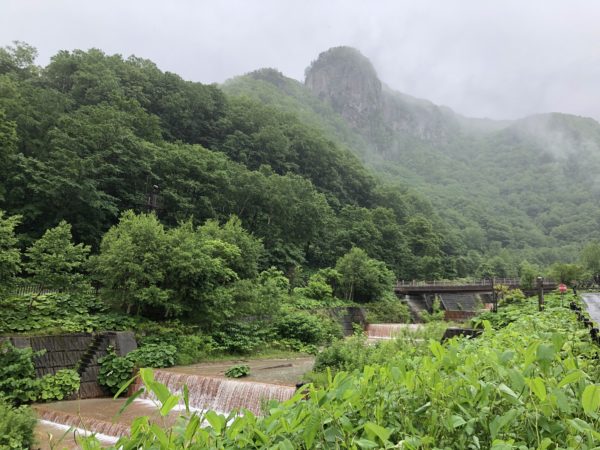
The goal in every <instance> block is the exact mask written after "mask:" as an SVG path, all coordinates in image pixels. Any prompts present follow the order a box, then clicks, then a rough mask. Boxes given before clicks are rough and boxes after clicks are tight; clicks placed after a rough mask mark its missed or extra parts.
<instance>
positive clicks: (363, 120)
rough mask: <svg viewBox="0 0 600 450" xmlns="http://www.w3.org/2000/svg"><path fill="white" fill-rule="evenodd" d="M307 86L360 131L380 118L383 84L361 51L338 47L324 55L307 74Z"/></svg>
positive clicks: (368, 127)
mask: <svg viewBox="0 0 600 450" xmlns="http://www.w3.org/2000/svg"><path fill="white" fill-rule="evenodd" d="M305 83H306V86H307V87H308V88H309V89H310V90H311V91H312V92H313V93H314V94H315V95H317V96H318V97H319V98H320V99H321V100H324V101H326V102H327V103H329V104H330V105H331V106H332V107H333V109H334V110H335V111H336V112H338V113H339V114H341V115H342V116H343V117H344V118H345V119H346V120H347V121H348V122H349V123H350V124H351V125H352V126H353V127H355V128H357V129H359V130H361V131H368V130H369V129H370V128H371V125H372V123H373V121H376V120H378V119H380V117H381V112H382V109H383V108H382V106H383V100H382V86H381V81H379V78H377V73H376V72H375V69H374V68H373V65H372V64H371V62H370V61H369V60H368V59H367V58H365V57H364V56H363V55H361V54H360V52H359V51H358V50H355V49H353V48H350V47H335V48H332V49H329V50H327V51H326V52H323V53H321V54H320V55H319V58H318V59H317V60H316V61H314V62H313V63H312V64H311V66H310V67H309V68H308V69H307V70H306V82H305Z"/></svg>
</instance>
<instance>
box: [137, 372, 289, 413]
mask: <svg viewBox="0 0 600 450" xmlns="http://www.w3.org/2000/svg"><path fill="white" fill-rule="evenodd" d="M154 379H155V380H156V381H159V382H161V383H163V384H164V385H166V386H167V387H168V388H169V390H170V391H171V392H173V393H177V394H180V395H181V394H182V393H183V386H184V385H187V387H188V392H189V403H190V407H193V408H196V409H202V410H205V409H212V410H215V411H218V412H221V413H228V412H230V411H232V410H234V409H241V408H245V409H248V410H250V411H252V412H253V413H254V414H261V412H262V410H261V407H262V405H263V403H264V402H265V401H269V400H278V401H284V400H288V399H290V398H291V397H292V396H293V395H294V392H295V391H296V389H295V388H294V387H292V386H282V385H277V384H269V383H257V382H254V381H239V380H230V379H224V378H217V377H207V376H202V375H187V374H183V373H176V372H170V371H167V370H155V371H154ZM137 383H141V381H138V382H137ZM136 387H139V385H138V386H136ZM141 398H146V399H154V397H153V395H152V393H150V392H145V393H144V394H142V396H141ZM181 404H182V405H183V399H182V400H181Z"/></svg>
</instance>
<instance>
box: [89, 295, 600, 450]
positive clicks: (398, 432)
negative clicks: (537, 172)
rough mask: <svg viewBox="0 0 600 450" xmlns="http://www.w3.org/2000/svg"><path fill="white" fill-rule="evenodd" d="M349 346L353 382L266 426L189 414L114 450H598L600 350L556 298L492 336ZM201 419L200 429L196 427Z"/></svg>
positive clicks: (338, 380)
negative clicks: (188, 449)
mask: <svg viewBox="0 0 600 450" xmlns="http://www.w3.org/2000/svg"><path fill="white" fill-rule="evenodd" d="M528 301H529V302H535V300H534V299H532V300H528ZM521 307H522V305H511V306H506V309H507V310H508V309H509V308H512V309H513V310H515V311H518V310H519V308H521ZM355 339H357V341H355V342H353V341H350V342H349V343H345V344H340V345H341V346H346V347H347V349H348V350H346V351H347V352H349V354H352V355H353V357H352V358H345V360H346V361H347V365H348V368H349V369H350V370H352V372H350V373H349V372H345V371H340V372H338V373H337V374H336V375H335V376H331V375H329V376H328V378H327V380H326V386H325V387H322V388H315V387H312V386H308V387H305V388H303V390H302V391H301V392H299V393H297V394H296V395H295V396H294V397H293V398H292V399H291V400H289V401H287V402H284V403H281V404H279V405H277V404H271V405H270V407H269V409H268V411H269V412H268V414H267V415H266V416H265V417H263V418H259V417H255V416H254V415H253V414H252V413H250V412H248V411H245V412H244V415H243V416H238V415H236V414H235V413H232V414H231V415H230V416H229V417H226V416H219V415H218V414H215V413H213V412H208V413H203V414H200V415H199V414H198V413H197V412H193V413H192V412H190V411H186V412H185V413H184V414H183V415H182V416H181V417H180V418H179V421H178V423H177V425H175V426H174V427H172V428H170V429H169V430H168V432H167V433H165V432H164V431H162V430H160V429H157V427H155V426H152V425H151V424H150V422H149V419H148V418H139V419H138V421H137V423H136V427H134V429H132V435H131V436H129V437H123V438H121V440H120V442H118V443H117V444H116V446H117V447H119V446H121V445H124V446H125V447H128V446H132V447H135V446H138V447H139V446H144V447H147V446H152V445H156V446H158V448H161V449H170V448H173V449H175V448H181V447H185V446H189V445H199V446H204V447H217V448H256V447H268V448H306V449H308V448H335V447H338V448H339V447H343V448H396V447H398V446H400V447H402V448H411V449H426V448H447V449H454V448H455V449H464V448H492V449H495V450H500V449H539V448H554V447H556V448H571V449H575V448H578V449H593V448H597V446H598V444H599V443H600V433H598V431H597V430H598V420H599V417H600V383H599V382H600V371H599V369H598V367H597V365H596V364H595V359H596V358H597V357H598V356H599V354H600V349H599V348H598V347H597V346H596V345H595V344H594V343H592V341H591V339H590V337H589V333H588V330H587V329H585V328H581V325H579V324H578V322H577V320H576V317H575V314H573V313H572V312H571V311H569V310H568V309H567V308H563V307H560V306H558V299H557V298H552V297H550V298H549V299H548V308H547V309H546V311H544V312H541V313H540V312H538V313H533V314H529V315H523V314H521V315H520V316H519V317H517V318H515V320H514V321H512V322H511V323H509V324H508V325H506V326H504V327H501V328H497V329H493V328H492V327H491V326H490V325H489V324H488V325H486V329H485V331H484V332H483V334H482V335H481V336H480V337H478V338H476V339H466V338H462V339H459V338H456V339H453V340H451V341H449V342H448V343H446V344H445V345H442V344H440V343H439V342H438V341H437V340H433V339H432V340H429V341H424V342H422V343H421V344H419V342H418V341H416V340H414V339H413V340H412V341H410V342H411V344H412V345H407V343H408V341H406V340H405V339H410V338H401V339H400V340H398V341H396V342H391V343H388V344H383V345H382V346H380V347H379V348H378V347H375V348H369V347H365V346H364V345H363V343H362V342H361V341H360V338H355ZM360 358H362V359H360ZM141 377H142V379H143V381H144V383H145V386H146V388H147V389H149V390H151V391H152V392H154V393H155V395H156V396H157V398H158V405H159V407H161V414H163V415H166V414H167V413H168V411H169V410H171V409H172V408H173V407H174V406H175V405H176V404H177V402H178V400H179V399H178V396H177V395H175V394H171V393H169V392H168V390H166V389H165V387H164V386H162V385H160V383H157V382H156V381H154V379H153V377H152V373H151V372H150V371H142V372H141ZM183 395H184V397H185V395H186V394H185V391H184V394H183ZM184 400H185V399H184ZM202 420H206V421H207V422H208V424H209V426H208V427H207V428H201V427H199V426H198V425H199V423H201V422H202ZM90 445H92V443H91V442H88V443H87V444H86V445H84V448H86V446H88V447H87V448H92V447H89V446H90Z"/></svg>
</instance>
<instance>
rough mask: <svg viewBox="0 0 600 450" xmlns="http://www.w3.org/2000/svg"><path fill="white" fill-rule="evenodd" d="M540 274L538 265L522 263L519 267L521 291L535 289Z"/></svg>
mask: <svg viewBox="0 0 600 450" xmlns="http://www.w3.org/2000/svg"><path fill="white" fill-rule="evenodd" d="M540 274H541V271H540V268H539V266H538V265H536V264H531V263H530V262H528V261H523V262H521V264H520V265H519V277H520V281H521V289H533V288H534V287H535V283H536V281H535V280H536V278H537V277H538V276H540Z"/></svg>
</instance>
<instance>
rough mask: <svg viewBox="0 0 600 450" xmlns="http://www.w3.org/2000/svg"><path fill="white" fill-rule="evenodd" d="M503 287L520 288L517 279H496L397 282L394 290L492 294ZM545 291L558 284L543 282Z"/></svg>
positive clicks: (402, 291) (413, 292)
mask: <svg viewBox="0 0 600 450" xmlns="http://www.w3.org/2000/svg"><path fill="white" fill-rule="evenodd" d="M498 285H504V286H508V287H509V288H510V289H517V288H520V287H521V281H520V280H519V279H518V278H497V279H495V280H493V282H492V280H478V281H471V282H451V281H411V282H405V281H399V282H398V283H397V284H396V288H395V289H394V290H395V292H396V293H397V294H428V293H430V294H438V293H439V294H441V293H444V292H492V290H493V289H494V286H498ZM543 287H544V290H545V291H549V290H554V289H556V288H557V287H558V283H556V282H554V281H550V280H548V281H544V283H543Z"/></svg>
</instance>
